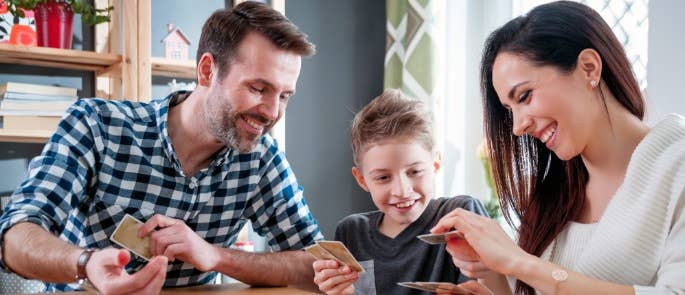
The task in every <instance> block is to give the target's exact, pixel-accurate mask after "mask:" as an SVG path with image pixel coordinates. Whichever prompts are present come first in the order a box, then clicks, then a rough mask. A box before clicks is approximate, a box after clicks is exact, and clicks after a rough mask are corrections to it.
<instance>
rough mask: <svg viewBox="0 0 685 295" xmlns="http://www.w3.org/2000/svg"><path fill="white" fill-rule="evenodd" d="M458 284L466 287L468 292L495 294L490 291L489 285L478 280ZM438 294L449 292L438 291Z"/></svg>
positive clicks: (485, 294) (482, 294)
mask: <svg viewBox="0 0 685 295" xmlns="http://www.w3.org/2000/svg"><path fill="white" fill-rule="evenodd" d="M458 286H459V287H461V288H462V289H464V291H466V292H468V293H466V294H477V295H492V294H495V293H493V292H492V291H490V289H488V287H486V286H485V285H483V284H481V283H479V282H478V281H468V282H463V283H461V284H459V285H458ZM438 294H441V295H447V294H443V293H438ZM462 294H463V293H462Z"/></svg>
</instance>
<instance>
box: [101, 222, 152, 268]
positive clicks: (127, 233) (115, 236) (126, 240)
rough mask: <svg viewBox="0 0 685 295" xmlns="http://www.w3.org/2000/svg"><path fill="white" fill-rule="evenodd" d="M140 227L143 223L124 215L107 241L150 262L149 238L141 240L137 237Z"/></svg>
mask: <svg viewBox="0 0 685 295" xmlns="http://www.w3.org/2000/svg"><path fill="white" fill-rule="evenodd" d="M142 225H143V222H141V221H140V220H138V219H136V218H135V217H133V216H131V215H128V214H126V215H125V216H124V219H122V220H121V222H119V225H117V228H116V229H115V230H114V233H112V236H110V237H109V239H110V240H111V241H112V242H114V243H116V244H117V245H119V246H122V247H124V248H126V249H128V250H130V251H131V252H133V253H134V254H136V255H138V256H140V257H142V258H143V259H145V260H150V259H151V258H152V255H151V254H150V237H149V236H145V237H144V238H142V239H141V238H139V237H138V230H139V229H140V227H141V226H142Z"/></svg>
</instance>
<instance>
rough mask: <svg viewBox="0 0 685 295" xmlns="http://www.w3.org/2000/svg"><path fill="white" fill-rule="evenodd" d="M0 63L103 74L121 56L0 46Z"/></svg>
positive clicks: (45, 48)
mask: <svg viewBox="0 0 685 295" xmlns="http://www.w3.org/2000/svg"><path fill="white" fill-rule="evenodd" d="M0 63H11V64H21V65H30V66H41V67H50V68H62V69H70V70H83V71H95V72H105V71H106V70H107V68H109V67H110V66H112V65H119V64H120V63H121V55H118V54H110V53H96V52H92V51H80V50H71V49H57V48H49V47H34V46H20V45H12V44H0Z"/></svg>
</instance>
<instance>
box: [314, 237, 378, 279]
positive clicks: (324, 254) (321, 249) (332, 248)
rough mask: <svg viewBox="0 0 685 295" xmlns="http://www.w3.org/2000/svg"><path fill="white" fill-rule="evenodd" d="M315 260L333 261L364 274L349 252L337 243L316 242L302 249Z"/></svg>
mask: <svg viewBox="0 0 685 295" xmlns="http://www.w3.org/2000/svg"><path fill="white" fill-rule="evenodd" d="M304 250H305V251H307V253H309V254H311V255H312V256H314V257H315V258H316V259H327V260H335V261H337V262H338V263H340V264H341V265H347V266H349V267H350V268H351V269H353V270H355V271H357V272H364V271H365V270H364V268H363V267H362V266H361V264H359V262H358V261H357V259H355V258H354V256H353V255H352V253H350V250H349V249H347V247H345V245H344V244H343V243H341V242H339V241H317V242H316V244H314V245H311V246H308V247H306V248H304Z"/></svg>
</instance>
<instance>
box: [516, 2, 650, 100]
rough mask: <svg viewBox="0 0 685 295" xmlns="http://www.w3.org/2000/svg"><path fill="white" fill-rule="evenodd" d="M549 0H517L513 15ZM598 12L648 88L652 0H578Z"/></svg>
mask: <svg viewBox="0 0 685 295" xmlns="http://www.w3.org/2000/svg"><path fill="white" fill-rule="evenodd" d="M547 2H550V1H549V0H514V2H513V9H512V10H513V16H519V15H521V14H524V13H526V12H527V11H529V10H531V9H532V8H533V7H535V6H537V5H540V4H544V3H547ZM578 2H580V3H583V4H586V5H588V6H590V7H592V8H593V9H594V10H596V11H597V12H599V14H600V15H602V17H603V18H604V20H605V21H606V22H607V23H608V24H609V26H610V27H611V28H612V29H613V30H614V34H616V37H617V38H618V41H620V42H621V43H622V44H623V48H625V50H626V54H627V55H628V60H629V61H630V63H631V64H632V66H633V73H635V77H636V78H637V82H638V83H639V84H640V89H642V90H643V91H644V90H645V89H647V41H648V40H647V36H648V28H649V17H648V11H649V10H648V7H649V0H579V1H578Z"/></svg>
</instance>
